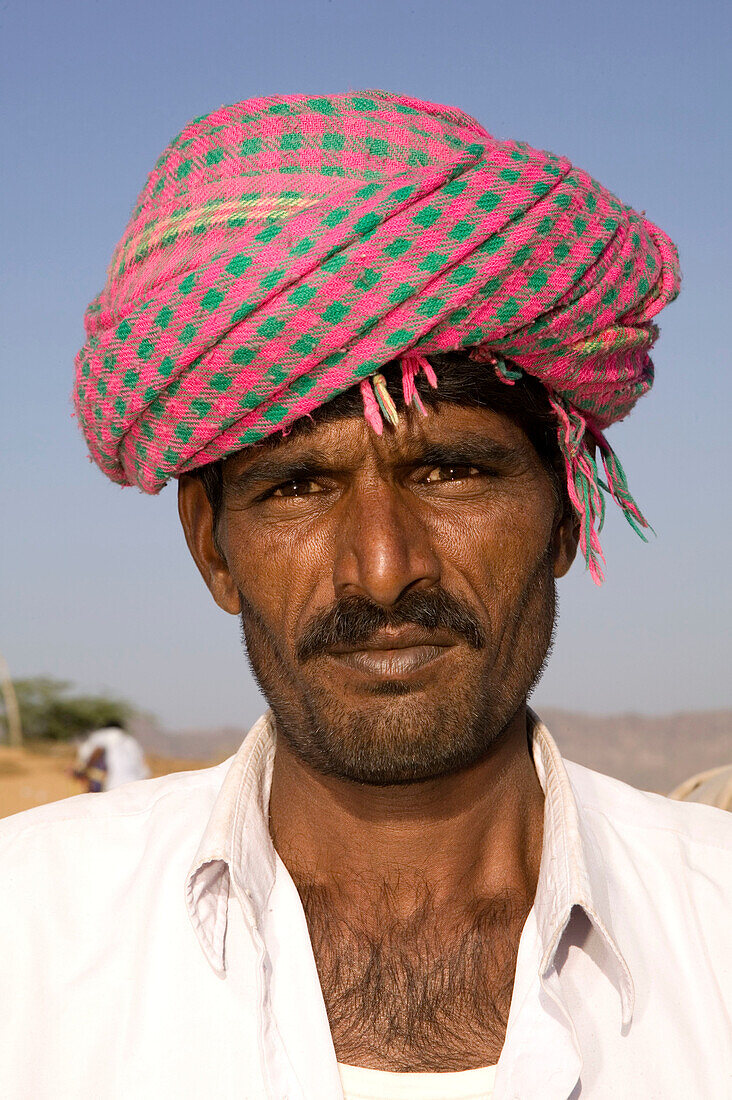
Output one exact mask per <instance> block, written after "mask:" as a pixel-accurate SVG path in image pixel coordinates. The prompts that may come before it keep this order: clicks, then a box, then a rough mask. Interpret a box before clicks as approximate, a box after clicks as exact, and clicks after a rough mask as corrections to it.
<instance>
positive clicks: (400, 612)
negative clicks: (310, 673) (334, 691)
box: [295, 588, 487, 664]
mask: <svg viewBox="0 0 732 1100" xmlns="http://www.w3.org/2000/svg"><path fill="white" fill-rule="evenodd" d="M413 625H414V626H421V627H422V628H423V629H425V630H437V629H439V628H442V629H446V630H449V631H451V633H453V634H456V635H457V636H458V637H460V638H463V639H464V640H465V641H466V642H467V644H468V645H469V646H470V647H471V649H483V648H484V647H485V645H486V642H487V639H486V633H485V630H484V629H483V627H482V626H481V625H480V623H479V621H478V619H477V618H476V616H475V614H474V613H473V612H472V611H471V609H470V608H469V607H468V605H467V604H465V603H463V601H462V600H459V599H458V598H457V597H456V596H451V595H450V594H449V592H446V591H445V590H444V588H428V589H422V590H420V589H414V590H411V591H409V592H406V593H405V595H404V596H402V598H401V599H400V600H399V601H398V602H397V603H395V604H394V605H393V606H392V607H382V606H381V605H380V604H377V603H374V602H373V601H372V600H370V599H369V598H368V597H367V596H342V597H341V598H340V599H339V600H338V601H337V602H336V603H335V604H334V605H333V606H332V607H330V608H328V609H327V610H326V611H321V612H319V613H318V614H317V615H315V616H314V617H313V618H312V619H311V620H310V622H309V623H308V625H307V626H306V628H305V630H304V632H303V635H302V637H301V639H300V641H299V642H298V643H297V646H296V647H295V656H296V657H297V660H298V661H299V662H300V663H301V664H302V663H304V662H305V661H309V660H312V658H313V657H319V656H321V655H322V654H323V653H327V652H328V651H329V650H330V649H332V647H333V646H336V645H351V646H354V647H358V646H359V645H360V644H362V643H365V642H368V641H369V640H370V639H371V638H372V637H373V636H374V634H376V633H377V631H379V630H383V629H384V628H385V627H396V626H413Z"/></svg>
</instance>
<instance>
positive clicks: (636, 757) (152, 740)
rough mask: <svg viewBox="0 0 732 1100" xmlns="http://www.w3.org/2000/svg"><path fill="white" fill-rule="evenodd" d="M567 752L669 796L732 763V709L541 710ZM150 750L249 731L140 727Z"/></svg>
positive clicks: (220, 741)
mask: <svg viewBox="0 0 732 1100" xmlns="http://www.w3.org/2000/svg"><path fill="white" fill-rule="evenodd" d="M540 713H541V717H542V718H543V720H544V721H545V722H546V724H547V726H548V727H549V729H550V730H551V732H552V734H553V736H554V738H555V739H556V741H557V743H558V745H559V747H560V748H561V750H562V753H563V755H564V756H566V757H567V759H568V760H574V761H576V762H577V763H578V764H584V765H586V766H587V767H588V768H593V769H594V770H595V771H599V772H604V773H605V775H612V776H614V777H615V778H616V779H622V780H624V781H625V782H626V783H630V784H632V785H633V786H634V787H640V788H641V789H642V790H649V791H658V792H660V793H662V794H666V793H667V792H668V791H670V790H672V789H673V788H674V787H675V786H676V785H677V784H678V783H680V782H681V781H682V780H683V779H687V778H688V777H689V776H692V775H695V774H696V773H697V772H702V771H706V770H707V769H708V768H715V767H718V766H720V765H722V764H731V763H732V710H716V711H696V712H690V713H688V714H670V715H663V716H660V717H647V716H644V715H639V714H615V715H610V716H607V717H598V716H597V715H591V714H574V713H572V712H570V711H565V710H556V709H554V708H551V707H542V708H541V709H540ZM135 732H136V733H137V735H138V736H139V738H140V741H141V742H142V744H143V745H144V746H145V748H146V749H147V751H148V752H151V753H157V754H159V755H161V756H174V757H178V758H189V759H191V760H198V761H200V760H211V761H212V762H214V761H219V760H223V759H225V758H226V757H227V756H229V755H230V754H231V753H233V752H235V751H236V749H237V748H238V747H239V745H240V744H241V741H242V739H243V737H244V734H245V732H246V730H244V729H237V728H234V727H230V726H225V727H220V728H217V729H210V730H206V729H198V730H185V731H181V732H179V733H176V732H174V731H171V730H162V729H156V728H154V727H153V726H148V725H140V726H139V727H138V728H137V729H136V730H135Z"/></svg>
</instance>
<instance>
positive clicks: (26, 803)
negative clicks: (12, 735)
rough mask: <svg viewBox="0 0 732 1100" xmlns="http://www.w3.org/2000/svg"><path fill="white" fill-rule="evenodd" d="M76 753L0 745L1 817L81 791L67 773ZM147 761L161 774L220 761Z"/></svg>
mask: <svg viewBox="0 0 732 1100" xmlns="http://www.w3.org/2000/svg"><path fill="white" fill-rule="evenodd" d="M75 755H76V752H75V749H74V748H73V747H72V746H68V745H56V744H53V743H52V744H45V745H44V744H33V745H31V746H29V747H27V748H22V749H11V748H8V746H7V745H0V817H8V816H9V815H10V814H17V813H19V812H20V811H21V810H28V809H30V808H31V806H40V805H42V803H44V802H56V801H57V800H58V799H59V798H69V797H70V796H71V795H74V794H81V793H82V792H83V791H84V787H83V786H82V784H81V783H79V782H78V781H77V780H75V779H72V778H71V776H69V775H68V774H67V773H68V769H69V768H70V767H71V766H72V765H73V762H74V758H75ZM147 762H148V764H149V765H150V770H151V771H152V774H153V775H155V776H158V775H168V774H169V773H170V772H182V771H192V770H193V769H194V768H207V767H210V765H211V764H212V763H217V762H218V761H211V760H206V761H204V760H178V759H175V758H171V757H165V756H153V755H148V756H147Z"/></svg>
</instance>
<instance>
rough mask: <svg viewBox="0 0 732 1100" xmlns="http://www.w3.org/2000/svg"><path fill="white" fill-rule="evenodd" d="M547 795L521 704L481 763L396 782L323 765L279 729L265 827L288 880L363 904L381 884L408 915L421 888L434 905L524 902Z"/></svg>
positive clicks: (531, 886) (534, 871) (528, 898)
mask: <svg viewBox="0 0 732 1100" xmlns="http://www.w3.org/2000/svg"><path fill="white" fill-rule="evenodd" d="M543 802H544V799H543V793H542V790H541V786H540V784H539V781H538V779H537V776H536V772H535V770H534V766H533V761H532V759H531V755H530V752H529V749H528V745H527V738H526V710H525V707H521V708H520V710H519V711H518V712H517V714H516V715H515V716H514V718H513V719H512V720H511V722H510V723H509V724H508V726H507V727H506V728H505V729H504V731H503V733H502V735H501V736H500V737H499V738H498V739H497V741H496V742H495V744H494V745H493V746H492V748H491V750H490V752H489V753H488V755H487V756H486V757H485V758H484V759H482V760H481V761H480V762H479V763H477V764H475V765H473V766H472V767H471V768H468V769H465V770H463V771H461V772H459V773H457V774H454V775H449V776H444V777H440V778H438V779H433V780H429V781H426V782H420V783H409V784H404V785H401V786H390V787H374V786H369V785H366V784H360V783H352V782H349V781H347V780H343V779H338V778H335V777H333V776H326V775H321V774H319V773H317V772H316V771H314V770H313V769H312V768H311V767H310V766H309V765H307V764H305V763H303V762H302V761H301V760H300V759H299V758H298V757H297V756H296V755H295V754H294V753H293V752H292V751H291V750H290V749H289V747H288V745H287V744H286V743H285V742H284V738H280V739H279V741H278V745H277V753H276V756H275V764H274V772H273V777H272V792H271V798H270V829H271V833H272V837H273V840H274V843H275V847H276V848H277V851H278V852H279V855H280V857H281V859H282V860H283V862H284V864H285V866H286V867H287V868H288V870H290V872H291V873H292V875H293V877H294V878H295V881H296V882H298V883H301V882H308V883H310V884H312V885H314V886H316V887H318V886H320V887H323V888H326V889H328V890H329V892H330V891H332V889H333V887H337V888H338V890H337V893H338V894H339V895H340V894H341V893H342V894H343V895H344V903H345V902H346V899H347V900H348V902H349V903H351V904H359V905H360V904H365V903H367V902H368V900H369V899H370V898H373V896H374V891H375V888H377V887H378V888H379V889H380V890H383V889H387V890H388V892H389V896H390V900H391V904H392V906H393V907H394V909H395V910H396V911H397V912H401V913H402V914H403V915H404V917H405V918H406V917H408V916H409V915H410V914H411V913H412V912H413V911H414V909H415V906H416V905H418V904H419V903H420V899H422V898H424V896H425V891H428V892H429V895H430V897H431V899H432V904H433V905H434V906H435V908H437V909H441V908H449V907H451V905H453V904H454V902H455V899H457V898H460V899H462V903H463V904H464V902H465V900H466V899H471V898H474V899H485V898H492V897H500V896H504V897H505V896H510V897H512V898H513V899H515V901H516V902H518V903H522V902H523V903H525V904H527V905H528V906H529V907H530V905H531V904H532V903H533V897H534V893H535V891H536V883H537V880H538V873H539V862H540V859H541V846H542V833H543Z"/></svg>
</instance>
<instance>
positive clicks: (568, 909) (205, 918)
mask: <svg viewBox="0 0 732 1100" xmlns="http://www.w3.org/2000/svg"><path fill="white" fill-rule="evenodd" d="M528 715H529V733H530V735H531V740H532V751H533V758H534V766H535V768H536V773H537V776H538V778H539V782H540V783H541V786H542V789H543V791H544V840H543V848H542V857H541V866H540V870H539V881H538V885H537V890H536V898H535V901H534V913H535V916H536V923H537V928H538V931H539V938H540V942H541V946H542V952H543V953H542V958H541V963H540V969H539V975H540V977H541V978H542V979H544V978H545V977H546V976H547V975H548V974H549V972H550V971H551V970H552V968H553V966H554V963H555V957H556V954H557V949H558V947H559V944H560V941H561V938H562V935H563V933H564V931H565V929H566V928H567V925H568V924H569V920H570V917H571V915H572V909H573V908H574V906H579V907H580V908H582V909H583V910H584V912H585V913H586V914H587V917H588V918H589V920H590V921H591V923H592V925H593V927H594V928H595V929H596V931H597V932H598V934H599V936H600V939H601V942H602V943H603V944H604V947H605V953H606V958H607V965H608V967H609V969H610V970H611V971H612V974H613V977H614V980H615V985H616V988H617V989H618V992H619V995H620V1002H621V1007H622V1018H623V1023H624V1024H627V1023H628V1022H629V1021H630V1018H631V1016H632V1012H633V999H634V994H633V981H632V978H631V975H630V971H629V970H628V966H627V963H626V962H625V959H624V958H623V956H622V954H621V952H620V949H619V947H618V945H617V943H616V941H615V938H614V936H613V932H612V919H611V912H610V899H609V898H608V896H607V887H606V882H605V873H604V868H603V862H602V856H601V854H600V853H598V852H597V850H596V847H595V845H594V842H593V839H592V836H591V834H590V832H589V829H588V827H587V824H586V823H585V822H583V821H582V818H581V815H580V810H579V807H578V804H577V800H576V798H575V795H574V792H573V790H572V787H571V784H570V781H569V776H568V775H567V770H566V768H565V766H564V761H563V760H562V757H561V754H560V752H559V749H558V748H557V746H556V744H555V742H554V739H553V738H552V736H551V734H550V733H549V731H548V729H547V728H546V726H545V725H544V724H543V722H541V720H540V719H539V718H538V717H537V716H536V714H534V712H533V711H532V710H529V712H528ZM275 745H276V735H275V728H274V722H273V719H272V715H271V712H267V713H266V714H264V715H263V716H262V717H261V718H260V719H259V721H258V722H256V724H255V725H254V726H253V727H252V729H251V730H250V731H249V733H248V735H247V736H246V737H245V739H244V741H243V742H242V745H241V747H240V749H239V751H238V752H237V754H236V756H235V757H234V758H233V761H232V764H231V767H230V768H229V770H228V772H227V774H226V778H225V779H224V782H223V784H222V787H221V790H220V791H219V794H218V796H217V799H216V802H215V804H214V808H213V812H212V813H211V817H210V818H209V822H208V825H207V826H206V830H205V832H204V835H203V838H202V839H201V843H200V845H199V848H198V851H197V853H196V857H195V859H194V861H193V864H192V866H191V869H190V871H189V873H188V877H187V880H186V905H187V908H188V914H189V916H190V919H191V923H192V924H193V928H194V930H195V932H196V935H197V937H198V940H199V942H200V944H201V947H202V949H203V951H204V954H205V955H206V958H207V959H208V961H209V963H210V964H211V966H212V967H213V969H214V970H215V971H216V973H217V974H219V975H220V976H222V977H223V976H224V974H225V972H226V962H225V943H226V923H227V911H228V903H229V894H230V891H231V889H232V887H233V889H234V890H235V892H236V894H237V896H238V898H239V900H240V901H241V903H242V905H243V907H244V910H245V915H246V916H247V917H248V919H249V922H250V924H251V925H252V926H256V925H257V924H258V923H259V921H260V919H261V916H262V914H263V912H264V909H265V906H266V904H267V901H268V899H269V895H270V893H271V890H272V886H273V885H274V880H275V868H276V855H275V849H274V845H273V844H272V839H271V837H270V833H269V825H268V818H269V793H270V787H271V783H272V766H273V763H274V755H275Z"/></svg>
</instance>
